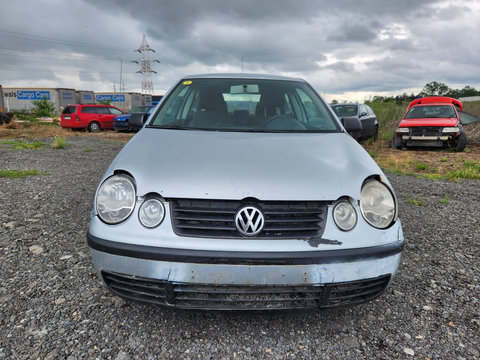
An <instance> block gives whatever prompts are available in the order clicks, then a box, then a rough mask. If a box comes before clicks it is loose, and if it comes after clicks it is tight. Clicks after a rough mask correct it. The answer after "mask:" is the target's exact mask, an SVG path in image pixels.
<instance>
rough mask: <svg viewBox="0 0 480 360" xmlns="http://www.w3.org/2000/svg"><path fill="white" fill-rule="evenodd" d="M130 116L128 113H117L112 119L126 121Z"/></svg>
mask: <svg viewBox="0 0 480 360" xmlns="http://www.w3.org/2000/svg"><path fill="white" fill-rule="evenodd" d="M129 117H130V114H125V115H119V116H115V117H114V118H113V120H114V121H126V120H128V118H129Z"/></svg>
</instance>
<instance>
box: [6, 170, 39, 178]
mask: <svg viewBox="0 0 480 360" xmlns="http://www.w3.org/2000/svg"><path fill="white" fill-rule="evenodd" d="M38 175H48V174H47V173H42V172H39V171H37V170H0V178H10V179H19V178H20V179H25V178H26V177H27V176H38Z"/></svg>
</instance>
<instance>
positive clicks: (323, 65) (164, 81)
mask: <svg viewBox="0 0 480 360" xmlns="http://www.w3.org/2000/svg"><path fill="white" fill-rule="evenodd" d="M32 13H35V15H36V16H35V17H33V18H32V15H31V14H32ZM479 16H480V6H479V5H476V3H475V2H471V1H468V0H456V1H445V0H441V1H440V0H428V1H423V2H421V3H418V2H417V1H416V0H405V1H396V2H385V1H383V0H375V1H369V2H358V1H357V2H352V1H348V0H337V1H335V2H332V1H326V0H324V1H318V0H302V1H295V2H294V1H290V0H277V1H262V2H259V1H254V0H245V1H241V2H240V1H237V2H234V1H225V0H202V1H197V0H185V1H162V2H158V1H154V0H144V1H142V2H133V1H129V0H102V1H98V0H70V1H68V2H65V1H60V0H45V1H43V2H42V3H41V4H40V3H37V2H31V3H30V4H28V6H26V5H25V4H24V3H20V2H14V1H8V2H5V3H4V4H3V5H2V12H1V13H0V39H1V41H0V79H1V81H2V85H3V86H19V85H18V84H20V83H21V84H29V83H31V86H39V85H40V84H42V83H45V84H52V86H53V87H66V88H82V90H90V89H91V90H95V91H111V90H113V84H116V87H117V88H118V84H119V81H120V68H121V69H122V80H123V82H124V83H125V87H126V89H127V90H128V91H140V84H141V76H140V75H139V74H137V73H136V71H138V70H139V68H140V67H139V65H138V64H134V63H132V62H131V61H132V60H135V59H137V60H138V59H139V57H140V54H138V53H136V52H134V50H135V49H137V48H138V47H139V45H140V41H141V39H142V35H143V34H145V35H146V36H147V40H148V41H149V44H150V46H151V47H152V48H153V49H155V50H156V52H155V53H150V54H149V55H150V56H151V58H152V59H158V60H160V61H161V63H160V64H157V63H155V64H152V67H153V69H154V70H155V71H157V73H156V74H152V79H153V82H154V87H155V89H157V91H158V92H163V91H165V90H166V89H168V88H169V87H170V86H171V84H172V83H173V82H174V81H175V80H176V79H178V78H179V77H181V76H184V75H186V74H192V73H205V72H223V71H226V72H240V71H241V70H242V59H243V70H244V71H245V72H258V73H274V74H280V75H292V76H299V77H302V78H305V79H306V80H307V81H309V82H311V83H312V85H313V86H314V87H315V88H317V89H318V90H319V91H320V92H322V93H324V92H330V93H335V94H338V93H343V92H345V93H346V92H349V94H350V93H353V92H358V93H359V94H360V93H361V94H365V93H366V92H386V91H391V92H393V93H399V92H403V91H404V90H405V89H412V88H420V89H421V88H422V87H423V86H424V84H425V83H427V82H430V81H433V80H436V81H440V82H447V83H451V84H459V86H461V87H463V86H465V85H471V86H473V87H476V88H480V69H479V66H480V65H479V63H478V60H477V59H478V53H480V42H478V41H474V39H476V37H478V34H480V22H478V21H477V19H478V18H479ZM2 30H3V32H2ZM120 59H122V60H120ZM43 86H45V85H43Z"/></svg>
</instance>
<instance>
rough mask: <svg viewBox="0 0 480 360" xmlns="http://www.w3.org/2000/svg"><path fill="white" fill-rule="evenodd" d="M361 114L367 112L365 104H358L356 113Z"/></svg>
mask: <svg viewBox="0 0 480 360" xmlns="http://www.w3.org/2000/svg"><path fill="white" fill-rule="evenodd" d="M362 114H368V112H367V108H366V107H365V105H359V106H358V115H362Z"/></svg>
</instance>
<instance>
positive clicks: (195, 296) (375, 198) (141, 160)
mask: <svg viewBox="0 0 480 360" xmlns="http://www.w3.org/2000/svg"><path fill="white" fill-rule="evenodd" d="M355 124H358V122H356V123H355V122H349V121H347V122H346V127H347V128H344V127H343V126H342V124H341V123H340V122H339V120H338V118H337V117H336V116H335V114H334V113H333V111H332V110H331V108H330V107H329V106H328V105H327V104H326V103H324V102H323V100H322V99H321V97H320V96H319V95H318V94H317V93H316V92H315V91H314V90H313V88H312V87H311V86H310V85H309V84H308V83H307V82H305V81H304V80H301V79H293V78H287V77H277V76H267V75H244V74H239V75H235V74H233V75H223V74H216V75H215V74H210V75H198V76H190V77H186V78H184V79H181V80H180V81H179V82H178V83H176V84H175V85H174V86H173V88H172V89H171V90H170V91H169V92H168V94H167V95H166V98H165V100H164V101H163V102H162V103H161V104H160V106H159V107H158V108H156V110H155V113H153V114H152V115H151V116H150V118H149V120H148V121H147V123H146V125H145V127H144V128H143V129H142V131H140V132H138V133H137V134H136V135H135V136H134V137H133V138H132V139H131V140H130V141H129V142H128V144H126V145H125V147H124V148H123V149H122V150H121V152H120V153H119V154H118V156H117V157H116V159H115V160H114V161H113V162H112V164H111V165H110V167H109V168H108V169H107V171H106V173H105V174H104V176H103V178H102V180H101V182H100V185H99V187H98V189H97V191H96V195H95V206H94V210H93V212H92V215H91V220H90V227H89V230H88V234H87V239H88V244H89V247H90V249H91V254H92V258H93V263H94V266H95V268H96V270H97V272H98V275H99V276H100V278H101V279H102V281H103V283H104V284H105V285H106V287H107V288H108V289H110V290H111V291H112V292H113V293H114V294H116V295H118V296H121V297H124V298H126V299H130V300H136V301H141V302H146V303H152V304H160V305H165V306H173V307H178V308H189V309H217V310H234V309H237V310H273V309H293V308H330V307H337V306H346V305H355V304H358V303H362V302H365V301H369V300H372V299H374V298H376V297H377V296H379V295H380V294H381V293H382V292H383V291H384V290H385V288H386V287H387V286H388V285H389V284H390V283H391V282H392V279H393V277H394V275H395V272H396V270H397V268H398V265H399V262H400V257H401V252H402V249H403V246H404V237H403V233H402V227H401V223H400V220H399V219H397V206H398V204H397V200H396V197H395V193H394V191H393V189H392V186H391V184H390V183H389V182H388V180H387V178H386V176H385V174H383V172H382V171H381V170H380V168H379V167H378V166H377V164H376V163H375V161H373V159H372V158H371V157H370V156H369V155H368V153H367V152H366V151H365V150H364V149H363V148H362V147H361V146H360V145H359V144H358V143H357V142H356V141H355V140H354V139H353V138H352V137H351V136H350V135H348V134H347V132H346V131H347V130H358V129H359V127H358V126H356V125H355ZM152 155H153V156H152Z"/></svg>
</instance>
